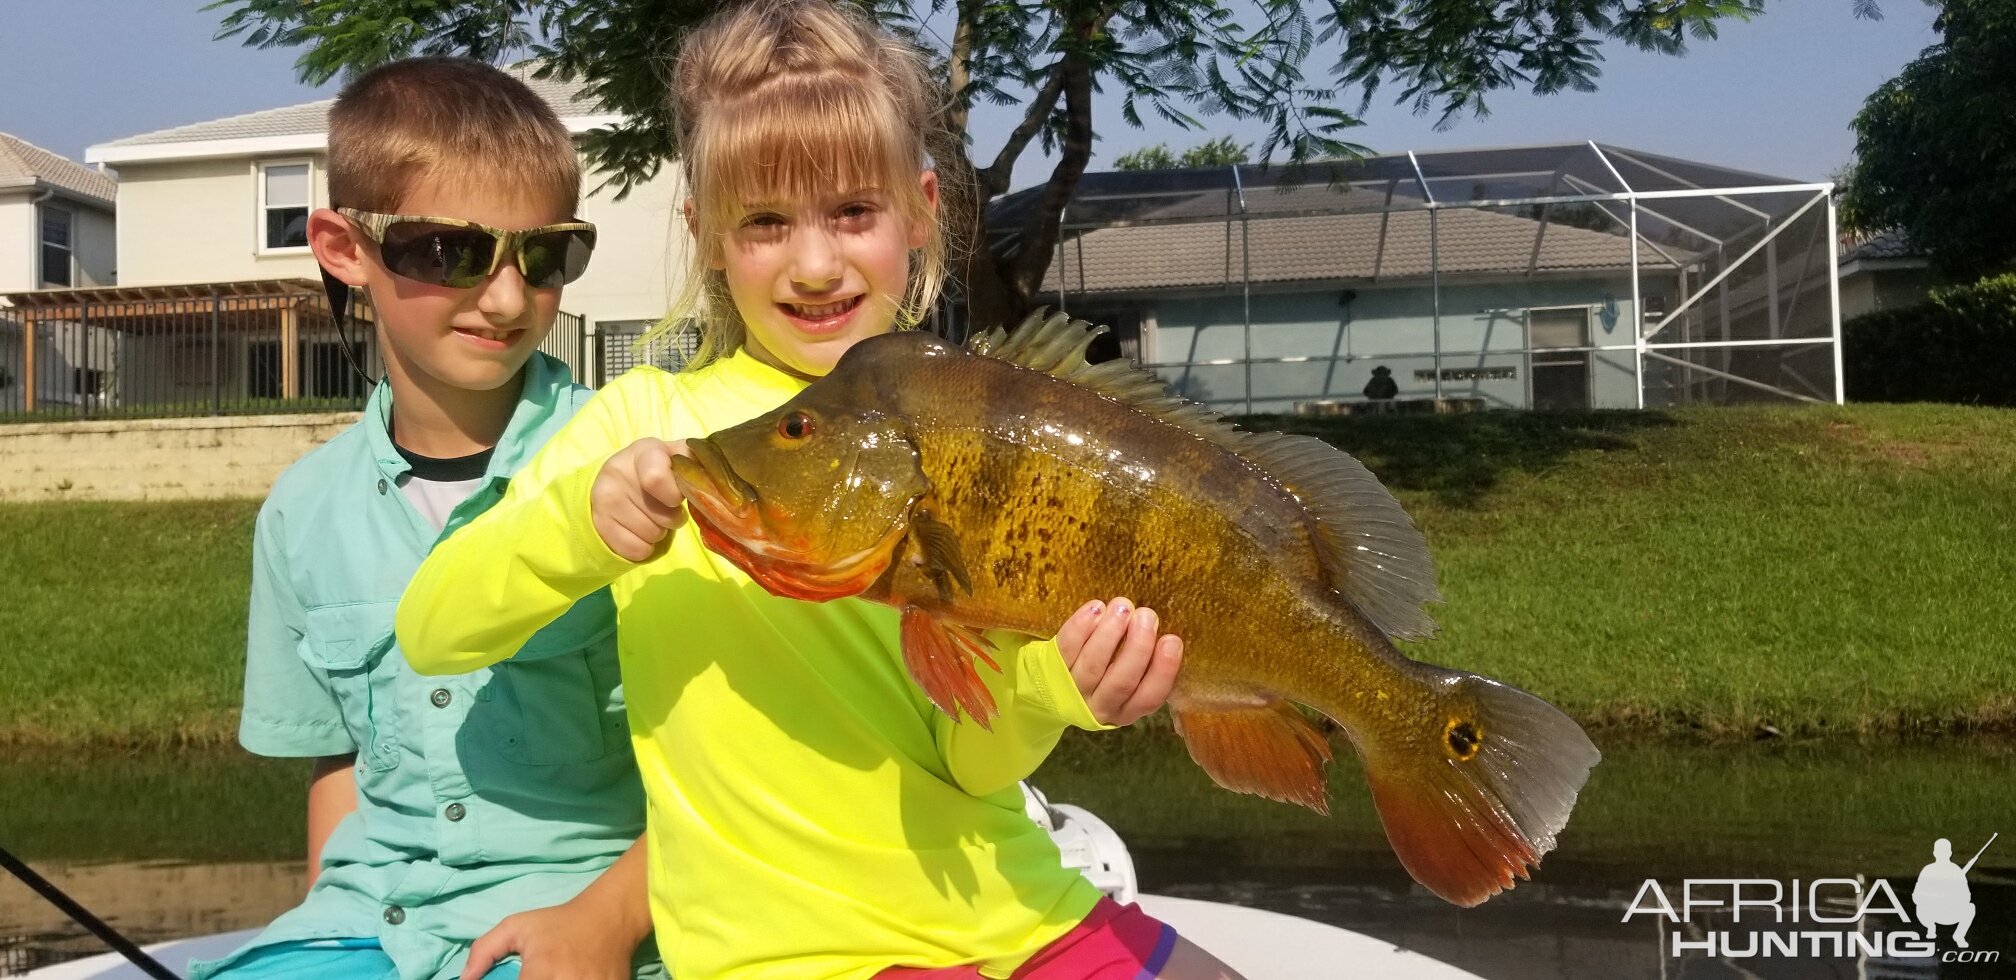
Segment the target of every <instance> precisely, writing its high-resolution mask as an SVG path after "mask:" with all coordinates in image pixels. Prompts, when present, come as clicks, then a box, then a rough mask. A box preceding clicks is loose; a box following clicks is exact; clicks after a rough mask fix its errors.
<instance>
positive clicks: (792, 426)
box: [777, 412, 816, 439]
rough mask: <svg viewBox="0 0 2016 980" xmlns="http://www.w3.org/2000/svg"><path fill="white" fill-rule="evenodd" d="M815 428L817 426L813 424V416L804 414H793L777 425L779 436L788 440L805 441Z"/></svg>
mask: <svg viewBox="0 0 2016 980" xmlns="http://www.w3.org/2000/svg"><path fill="white" fill-rule="evenodd" d="M814 428H816V426H814V425H813V424H812V416H810V415H807V414H805V413H804V412H792V413H791V414H789V415H786V416H784V418H783V420H782V421H780V422H778V423H777V434H778V435H781V436H783V437H784V438H786V439H803V438H805V437H806V436H809V435H811V434H812V430H813V429H814Z"/></svg>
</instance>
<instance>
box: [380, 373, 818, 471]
mask: <svg viewBox="0 0 2016 980" xmlns="http://www.w3.org/2000/svg"><path fill="white" fill-rule="evenodd" d="M752 360H753V359H752ZM778 373H779V374H780V376H781V372H778ZM573 384H574V379H573V376H572V375H571V374H570V373H569V372H568V370H567V365H566V363H565V362H563V361H561V360H560V359H559V358H556V357H552V356H550V355H548V354H546V353H544V352H541V351H533V352H532V358H531V359H530V360H528V361H526V362H525V376H524V382H523V384H522V386H521V387H520V389H519V392H518V403H517V405H516V406H515V407H513V408H512V410H511V420H510V421H509V422H507V423H505V425H504V434H503V436H501V437H499V438H498V440H497V448H496V451H494V452H492V453H491V454H490V467H489V469H488V470H487V471H486V472H485V473H484V478H485V479H495V478H498V477H508V476H510V475H511V474H513V473H515V472H517V471H518V468H519V467H520V466H522V465H523V464H524V463H525V461H526V460H528V459H530V458H531V456H532V453H533V452H535V451H537V450H538V448H539V447H540V446H541V445H543V444H544V443H545V442H546V438H547V437H548V436H551V435H552V434H553V433H554V432H555V431H558V429H559V427H560V426H561V425H562V424H564V423H565V421H566V419H565V413H562V412H559V411H557V410H558V409H559V408H560V407H561V406H562V404H563V403H564V402H565V401H566V400H567V399H568V397H569V394H570V393H569V391H568V389H569V388H571V387H572V386H573ZM364 418H365V419H366V420H367V421H368V422H370V423H371V424H369V425H367V426H365V427H364V429H365V435H366V437H367V438H368V439H369V440H370V443H371V455H372V456H374V457H376V459H377V460H378V469H379V471H380V472H381V473H383V474H384V475H385V476H386V477H387V478H390V479H397V478H398V477H400V476H403V475H405V474H406V473H407V472H408V471H409V470H411V469H412V467H411V466H410V465H408V464H407V462H406V460H405V458H404V457H402V456H400V455H399V449H398V447H396V446H394V445H393V444H392V384H391V382H389V381H381V382H379V383H378V384H377V386H376V387H374V388H372V389H371V398H370V400H369V401H367V402H365V404H364Z"/></svg>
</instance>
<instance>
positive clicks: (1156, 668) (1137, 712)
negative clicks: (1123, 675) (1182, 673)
mask: <svg viewBox="0 0 2016 980" xmlns="http://www.w3.org/2000/svg"><path fill="white" fill-rule="evenodd" d="M1182 666H1183V639H1182V637H1179V636H1177V635H1176V634H1174V633H1167V634H1164V635H1163V636H1162V638H1161V639H1158V640H1156V641H1155V654H1154V656H1153V658H1152V659H1150V660H1149V662H1148V670H1147V672H1146V673H1144V674H1143V675H1141V685H1140V686H1139V687H1136V688H1135V689H1134V694H1133V696H1132V697H1129V698H1128V699H1127V704H1126V705H1125V706H1124V707H1122V708H1121V709H1120V717H1121V719H1123V720H1121V721H1118V722H1116V724H1121V725H1131V724H1134V723H1135V722H1137V721H1140V720H1141V719H1143V718H1146V717H1148V716H1149V715H1152V714H1154V713H1155V712H1156V711H1157V710H1159V709H1160V708H1161V707H1162V705H1163V704H1165V703H1167V702H1168V700H1169V692H1170V691H1172V690H1174V689H1175V688H1176V674H1177V672H1178V670H1180V669H1181V668H1182Z"/></svg>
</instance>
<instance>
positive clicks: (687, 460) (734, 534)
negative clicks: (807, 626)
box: [672, 439, 907, 602]
mask: <svg viewBox="0 0 2016 980" xmlns="http://www.w3.org/2000/svg"><path fill="white" fill-rule="evenodd" d="M686 450H687V452H689V453H691V454H692V455H691V457H687V456H674V457H672V478H673V479H674V480H675V481H677V482H678V484H679V490H680V492H681V493H683V494H685V495H686V510H687V512H688V513H690V514H691V515H692V516H693V524H694V526H695V527H697V528H699V530H700V540H701V543H703V544H705V545H706V546H707V550H709V551H712V552H714V553H715V554H717V555H720V556H721V557H723V558H726V559H728V560H729V561H731V562H733V563H734V564H735V566H736V567H737V568H740V569H742V571H743V572H745V573H747V574H748V576H749V577H750V578H752V579H755V580H756V582H757V584H759V585H761V586H763V588H764V589H766V590H767V591H769V592H770V594H771V595H778V596H785V597H787V598H792V599H806V600H810V601H813V602H823V601H825V600H828V599H841V598H846V597H847V596H852V595H859V594H861V593H862V592H864V591H866V590H867V589H868V587H869V586H870V585H873V584H875V580H876V579H878V578H881V577H882V572H883V571H884V570H885V569H887V568H888V567H889V563H890V562H892V561H894V560H895V554H896V548H897V547H898V546H899V545H901V544H902V542H903V536H904V533H905V532H906V530H907V528H906V526H905V523H904V522H900V521H899V522H897V524H896V526H894V527H892V528H891V529H890V531H889V533H888V534H887V535H885V536H884V537H882V538H881V539H879V540H877V541H876V542H875V543H874V544H873V545H870V546H869V547H867V548H864V549H862V550H861V551H857V552H855V553H853V554H851V555H843V556H841V557H840V558H838V559H822V558H820V557H819V556H818V555H816V554H812V553H810V552H808V551H807V550H805V549H803V548H792V547H790V546H788V545H787V544H785V543H783V542H779V541H776V540H775V539H774V538H773V537H772V536H771V535H770V534H769V532H768V530H767V529H766V528H765V527H764V524H763V517H762V513H761V508H760V507H759V506H758V501H757V495H756V489H755V488H754V487H752V486H750V484H749V482H748V481H746V480H744V479H742V477H741V476H740V475H738V474H737V473H736V472H735V468H734V467H733V466H731V465H729V463H728V459H727V457H726V456H724V455H722V453H721V451H720V450H719V449H717V448H715V446H714V445H713V444H712V443H710V442H708V441H707V440H705V439H689V440H687V441H686Z"/></svg>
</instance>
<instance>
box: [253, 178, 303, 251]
mask: <svg viewBox="0 0 2016 980" xmlns="http://www.w3.org/2000/svg"><path fill="white" fill-rule="evenodd" d="M259 211H260V214H259V220H260V230H259V236H260V237H259V247H260V250H261V251H271V250H273V249H281V248H304V247H306V246H307V244H308V165H307V164H305V163H288V164H269V165H267V166H263V167H261V168H259Z"/></svg>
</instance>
